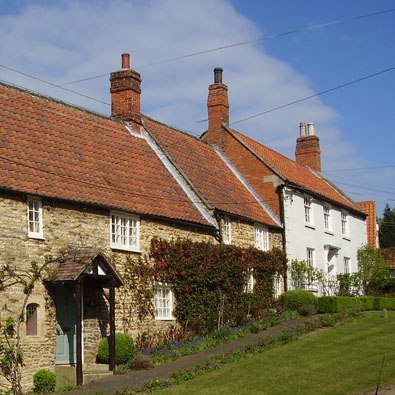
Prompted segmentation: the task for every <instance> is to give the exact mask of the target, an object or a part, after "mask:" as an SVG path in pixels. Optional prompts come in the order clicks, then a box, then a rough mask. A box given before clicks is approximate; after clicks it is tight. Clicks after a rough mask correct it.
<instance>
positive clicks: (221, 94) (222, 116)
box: [205, 67, 229, 149]
mask: <svg viewBox="0 0 395 395" xmlns="http://www.w3.org/2000/svg"><path fill="white" fill-rule="evenodd" d="M222 71H223V70H222V69H221V68H220V67H216V68H215V69H214V83H213V84H211V85H210V86H209V88H208V89H209V91H208V99H207V109H208V133H207V134H206V135H205V141H207V143H209V144H215V145H217V146H218V147H219V148H222V149H223V148H224V144H225V142H224V141H223V138H224V131H223V128H222V125H223V124H226V125H228V124H229V102H228V87H227V86H226V85H225V84H223V83H222Z"/></svg>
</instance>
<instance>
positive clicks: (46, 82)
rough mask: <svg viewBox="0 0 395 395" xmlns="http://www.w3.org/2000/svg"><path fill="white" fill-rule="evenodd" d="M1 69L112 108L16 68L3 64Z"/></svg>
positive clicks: (108, 104) (97, 100) (100, 101)
mask: <svg viewBox="0 0 395 395" xmlns="http://www.w3.org/2000/svg"><path fill="white" fill-rule="evenodd" d="M0 67H2V68H3V69H6V70H9V71H12V72H14V73H17V74H21V75H24V76H25V77H29V78H32V79H34V80H36V81H40V82H42V83H44V84H47V85H50V86H52V87H54V88H59V89H62V90H64V91H66V92H69V93H73V94H74V95H78V96H82V97H85V98H86V99H90V100H94V101H96V102H98V103H102V104H105V105H107V106H111V104H110V103H107V102H104V101H102V100H99V99H96V98H94V97H92V96H88V95H85V94H84V93H81V92H76V91H73V90H71V89H68V88H65V87H63V86H61V85H57V84H54V83H52V82H49V81H46V80H43V79H42V78H39V77H36V76H34V75H31V74H28V73H25V72H23V71H20V70H17V69H14V68H12V67H8V66H5V65H3V64H0Z"/></svg>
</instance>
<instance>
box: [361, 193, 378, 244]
mask: <svg viewBox="0 0 395 395" xmlns="http://www.w3.org/2000/svg"><path fill="white" fill-rule="evenodd" d="M358 206H359V207H361V208H362V210H363V211H365V213H366V214H367V215H368V216H367V218H366V231H367V234H368V245H369V246H370V247H373V248H377V247H378V246H377V218H376V202H375V201H374V200H367V201H364V202H358Z"/></svg>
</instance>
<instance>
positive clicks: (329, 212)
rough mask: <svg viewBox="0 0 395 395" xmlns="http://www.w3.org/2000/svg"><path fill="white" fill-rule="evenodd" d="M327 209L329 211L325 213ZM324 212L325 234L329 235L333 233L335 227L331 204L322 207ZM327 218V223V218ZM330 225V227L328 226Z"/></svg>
mask: <svg viewBox="0 0 395 395" xmlns="http://www.w3.org/2000/svg"><path fill="white" fill-rule="evenodd" d="M325 209H327V210H328V211H327V212H325ZM322 211H323V217H324V229H325V232H327V233H332V232H333V226H332V208H331V206H330V205H329V204H324V205H323V207H322ZM326 217H327V220H328V221H327V222H328V223H326V221H325V218H326ZM327 225H328V226H327Z"/></svg>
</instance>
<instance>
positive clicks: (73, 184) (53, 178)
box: [0, 84, 209, 225]
mask: <svg viewBox="0 0 395 395" xmlns="http://www.w3.org/2000/svg"><path fill="white" fill-rule="evenodd" d="M0 120H1V122H0V188H6V189H11V190H15V191H20V192H25V193H30V194H37V195H41V196H46V197H54V198H61V199H67V200H72V201H77V202H86V203H91V204H95V205H100V206H105V207H109V208H116V209H121V210H126V211H129V212H135V213H140V214H149V215H155V216H161V217H168V218H172V219H179V220H185V221H190V222H194V223H200V224H204V225H209V223H208V222H207V221H206V220H205V219H204V218H203V216H202V215H201V214H200V212H199V211H198V209H197V208H196V207H195V205H194V204H193V202H191V200H190V199H188V197H187V195H186V194H185V193H184V191H183V189H182V188H181V187H180V186H179V184H178V183H177V182H176V180H175V179H174V178H173V177H172V176H171V174H170V173H169V172H168V171H167V170H166V168H165V166H164V165H163V164H162V162H161V161H160V159H159V158H158V157H157V156H156V154H155V153H154V152H153V150H152V149H151V148H150V146H149V145H148V143H147V142H146V141H145V140H144V139H142V138H139V137H136V136H133V135H131V134H130V133H129V131H128V130H127V128H126V126H125V124H123V123H121V122H117V121H114V120H112V119H110V118H106V117H103V116H100V115H98V114H94V113H91V112H88V111H84V110H82V109H79V108H76V107H73V106H70V105H66V104H64V103H62V102H58V101H55V100H52V99H49V98H46V97H42V96H39V95H36V94H32V93H28V92H25V91H22V90H20V89H18V88H15V87H11V86H8V85H5V84H0Z"/></svg>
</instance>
